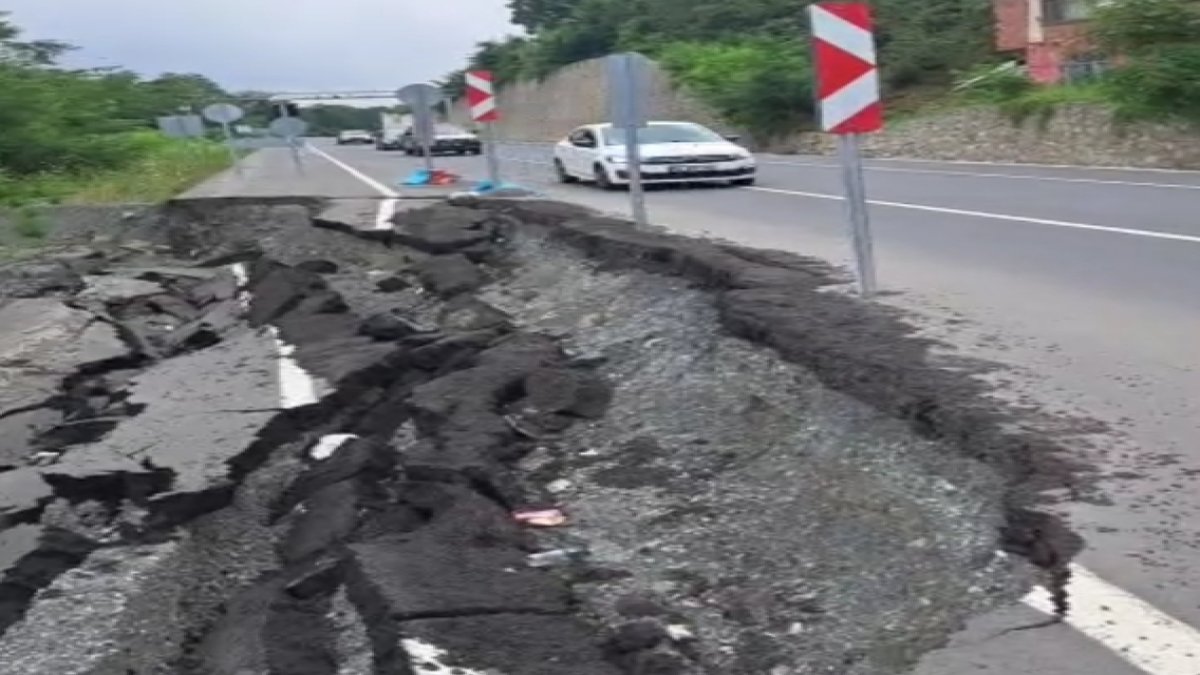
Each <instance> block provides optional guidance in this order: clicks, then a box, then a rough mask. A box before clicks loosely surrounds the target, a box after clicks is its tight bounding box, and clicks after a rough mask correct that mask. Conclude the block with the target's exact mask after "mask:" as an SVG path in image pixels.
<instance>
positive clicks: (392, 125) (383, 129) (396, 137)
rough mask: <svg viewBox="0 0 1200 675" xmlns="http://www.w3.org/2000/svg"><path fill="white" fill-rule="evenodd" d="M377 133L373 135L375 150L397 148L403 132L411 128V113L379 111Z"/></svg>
mask: <svg viewBox="0 0 1200 675" xmlns="http://www.w3.org/2000/svg"><path fill="white" fill-rule="evenodd" d="M379 117H380V120H379V121H380V124H379V135H378V136H376V137H375V149H376V150H399V149H400V147H401V146H400V139H401V138H403V136H404V132H406V131H408V130H409V129H411V128H412V125H413V119H412V115H402V114H400V113H389V112H385V113H380V115H379Z"/></svg>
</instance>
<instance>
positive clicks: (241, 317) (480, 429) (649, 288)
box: [0, 149, 1200, 675]
mask: <svg viewBox="0 0 1200 675" xmlns="http://www.w3.org/2000/svg"><path fill="white" fill-rule="evenodd" d="M314 152H320V149H318V150H317V151H314ZM283 159H284V156H283V155H280V154H278V153H273V152H272V151H266V152H262V153H259V154H256V155H254V156H252V157H250V158H249V159H248V160H247V162H246V166H245V167H244V172H243V174H242V175H240V176H239V175H236V174H234V173H230V174H228V175H225V176H222V177H219V178H218V179H216V180H214V181H211V182H210V183H208V184H206V185H203V186H200V187H199V188H197V189H196V190H193V191H192V192H190V193H189V194H188V195H185V196H184V198H183V199H181V200H178V201H176V202H173V203H169V204H167V205H165V206H164V207H162V208H161V209H159V210H158V211H157V212H151V213H142V214H140V215H139V216H138V217H137V218H136V219H134V220H133V221H132V222H128V223H124V224H123V225H122V236H123V237H124V238H125V239H126V240H127V241H125V242H124V243H123V244H122V245H120V246H116V247H114V246H113V245H112V244H113V242H110V241H107V240H103V241H96V242H93V243H92V244H90V245H84V246H83V248H82V249H81V250H79V251H76V252H75V253H73V254H72V255H70V256H62V255H59V256H58V257H57V258H56V257H55V256H54V255H50V256H48V257H47V259H45V260H40V261H36V262H34V263H23V266H22V267H19V268H6V269H4V270H2V271H0V293H2V295H3V297H4V300H3V301H0V313H5V312H8V313H9V315H10V316H11V317H15V318H21V317H24V319H23V320H22V322H21V323H20V324H15V323H10V322H7V321H6V322H4V323H0V325H4V326H5V329H4V330H7V331H8V332H7V333H6V334H4V335H2V336H0V337H2V338H3V340H0V345H3V346H2V348H0V349H2V350H3V351H0V376H2V377H3V378H4V381H5V382H6V383H7V384H8V385H9V386H7V387H6V388H5V398H4V399H2V402H3V405H4V412H3V413H2V414H0V441H2V442H3V443H4V445H3V446H0V570H2V572H0V674H2V675H40V674H43V673H45V674H47V675H48V674H49V673H56V674H59V673H62V674H66V673H72V674H74V673H78V674H79V675H102V674H103V675H108V674H109V673H111V674H113V675H129V674H130V673H134V674H136V675H149V674H151V673H154V674H160V673H161V674H163V675H166V674H168V673H170V674H178V675H201V674H205V675H207V674H226V673H227V674H228V675H250V674H261V675H309V674H312V675H334V674H337V675H393V674H395V675H405V674H410V673H414V672H447V673H455V674H456V675H473V674H476V673H478V674H483V675H494V674H496V673H503V674H504V675H565V674H566V673H571V674H572V675H575V674H583V675H617V674H619V673H632V674H642V673H644V674H647V675H648V674H651V673H655V674H662V675H670V674H680V675H683V674H689V675H690V674H696V675H700V674H704V675H718V674H719V675H809V674H813V675H815V674H818V673H821V674H829V675H833V674H835V673H836V674H842V673H845V674H847V675H895V674H896V673H899V672H909V671H912V670H913V669H916V671H915V672H918V673H922V674H926V673H928V674H929V675H933V674H934V673H943V672H945V673H948V672H956V673H957V672H961V668H963V667H964V666H963V664H964V663H969V664H971V665H970V667H972V668H979V669H987V670H990V671H991V672H998V673H1019V672H1040V673H1062V674H1063V675H1068V674H1074V673H1079V672H1083V671H1079V670H1078V668H1080V667H1087V668H1090V669H1091V670H1090V671H1089V675H1095V674H1096V673H1103V674H1104V675H1126V673H1136V672H1142V671H1143V670H1144V671H1145V672H1151V673H1153V674H1154V675H1192V673H1190V672H1185V671H1184V670H1170V669H1169V668H1171V667H1176V668H1178V667H1184V668H1186V667H1188V665H1187V663H1188V662H1187V659H1189V658H1190V656H1188V655H1187V654H1181V655H1180V654H1177V655H1176V660H1174V661H1170V662H1168V663H1167V665H1166V666H1162V664H1161V663H1159V664H1155V663H1149V662H1145V661H1143V662H1141V663H1140V666H1141V667H1142V670H1138V669H1136V668H1134V667H1133V666H1131V665H1130V664H1129V663H1126V661H1124V660H1121V659H1119V658H1118V657H1116V656H1115V655H1113V654H1111V653H1108V652H1105V651H1104V650H1103V649H1097V648H1095V645H1094V644H1091V646H1090V647H1089V648H1088V649H1084V650H1083V651H1081V652H1080V655H1079V656H1078V657H1071V658H1065V657H1064V653H1065V652H1064V649H1067V648H1072V647H1080V646H1081V643H1080V634H1079V633H1077V632H1076V631H1080V630H1084V631H1085V632H1086V629H1085V628H1081V627H1080V624H1079V622H1078V621H1077V620H1076V619H1075V614H1074V613H1072V608H1077V607H1082V608H1083V610H1077V611H1082V612H1087V611H1091V610H1089V607H1090V605H1089V604H1088V599H1089V598H1088V597H1078V596H1077V595H1073V591H1072V589H1074V588H1076V586H1072V585H1071V583H1070V580H1071V579H1072V576H1071V575H1070V572H1071V570H1072V568H1071V567H1070V565H1071V561H1072V560H1073V559H1075V558H1076V557H1077V556H1078V555H1079V553H1080V551H1081V550H1082V548H1083V539H1082V538H1081V537H1080V536H1079V534H1078V533H1077V532H1076V531H1075V530H1074V529H1073V528H1072V524H1071V523H1069V522H1067V521H1064V520H1063V519H1061V518H1060V517H1058V515H1057V511H1058V510H1057V509H1048V508H1047V507H1048V505H1049V503H1050V500H1051V499H1052V498H1054V497H1057V496H1059V495H1061V494H1064V493H1065V492H1068V491H1073V492H1074V491H1085V492H1086V491H1089V490H1092V489H1093V488H1092V487H1091V486H1093V485H1095V484H1096V481H1097V479H1098V477H1099V476H1098V472H1097V471H1096V467H1094V466H1090V465H1089V464H1088V463H1087V462H1086V461H1081V459H1086V458H1081V457H1079V456H1078V455H1076V454H1074V453H1072V452H1070V448H1069V447H1068V444H1069V442H1070V441H1071V439H1072V438H1074V437H1075V435H1076V434H1077V433H1078V425H1079V422H1078V421H1077V420H1060V422H1059V423H1060V426H1059V427H1058V428H1051V429H1050V430H1047V429H1046V426H1045V423H1046V422H1047V421H1048V420H1049V421H1054V420H1055V419H1058V418H1055V417H1054V416H1053V415H1046V416H1042V415H1037V414H1034V413H1032V412H1031V411H1029V410H1027V409H1025V408H1023V407H1021V406H1017V405H1012V404H1009V403H1005V402H1003V401H1001V400H998V398H997V397H996V396H995V395H994V389H993V388H992V386H991V385H989V384H988V383H987V382H986V381H985V376H989V375H990V374H991V373H994V372H995V370H994V367H993V366H990V365H988V364H985V363H981V362H977V361H972V360H967V359H960V360H957V361H946V360H945V359H944V358H943V357H940V356H938V355H937V352H936V345H935V344H934V343H932V342H930V341H929V340H927V339H924V338H922V337H917V336H914V335H913V333H914V331H913V327H912V326H911V325H910V324H909V323H908V321H909V319H910V317H908V316H906V315H903V314H901V313H899V312H897V311H895V310H894V309H889V308H886V307H877V306H870V305H866V304H863V303H859V302H857V301H855V300H852V299H848V298H846V297H844V296H843V295H842V294H840V293H837V292H830V291H831V289H833V288H836V286H837V285H838V284H839V283H841V280H842V276H841V274H840V273H839V272H838V271H837V270H836V269H834V268H832V267H830V266H829V265H827V264H825V263H823V262H821V261H819V260H815V259H811V258H799V257H796V256H792V255H789V254H784V253H779V252H764V251H755V250H750V249H744V248H741V247H738V246H734V245H730V244H724V243H713V242H701V241H697V240H690V239H686V238H680V237H674V236H671V235H668V234H665V233H663V232H646V231H637V230H633V229H631V228H629V227H627V226H626V225H624V224H622V223H619V222H615V221H613V220H612V219H610V218H606V217H602V216H598V215H597V214H594V213H590V212H588V211H586V210H584V209H581V208H579V207H576V206H571V205H569V204H562V203H553V202H541V201H537V200H533V201H521V200H518V201H503V200H501V201H480V200H474V199H470V198H467V199H458V200H455V201H454V202H453V204H454V205H446V204H440V205H439V204H438V202H439V201H440V199H441V198H443V197H444V196H445V193H446V192H448V191H446V190H443V191H440V193H439V194H435V195H432V197H433V198H431V195H430V194H429V193H420V192H413V191H406V190H399V189H397V191H396V192H395V193H393V194H389V195H386V196H387V197H388V198H389V199H387V200H385V199H381V198H380V197H382V196H384V195H380V194H379V193H378V190H377V189H376V187H373V186H371V185H370V184H368V183H367V182H364V180H363V177H364V176H363V175H355V174H354V172H353V171H348V170H346V167H345V166H337V165H335V164H333V163H330V162H327V161H326V160H324V159H323V158H321V157H320V156H319V155H317V154H313V155H310V157H309V160H308V162H307V164H306V167H305V169H304V171H303V173H301V172H298V171H296V169H295V168H294V167H292V166H290V164H289V162H290V160H289V162H284V161H283ZM343 159H344V160H345V161H350V162H353V163H355V164H358V165H359V166H362V167H363V169H361V171H366V172H367V173H366V174H364V175H365V176H366V177H367V178H368V180H369V178H370V174H372V173H373V174H375V176H376V179H377V180H379V181H382V182H384V183H391V182H393V179H394V178H396V176H386V175H382V174H381V173H379V172H378V170H377V169H375V168H372V166H373V165H371V164H370V163H359V162H358V158H357V157H356V156H354V155H353V154H345V155H343ZM403 161H404V160H401V164H402V163H403ZM350 168H351V169H353V168H354V166H350ZM397 169H400V167H399V166H397V165H390V168H389V169H388V171H389V172H390V171H396V170H397ZM400 170H401V171H402V169H400ZM330 200H332V201H330ZM392 200H394V201H392ZM381 207H382V208H383V209H384V210H383V211H381V210H380V209H381ZM77 221H78V218H77V216H76V215H75V214H73V215H72V225H71V229H72V230H73V231H76V232H77V233H78V232H84V233H85V235H84V236H86V232H87V228H82V229H81V228H78V227H77V225H76V223H77ZM14 320H15V319H14ZM10 326H20V328H19V329H17V328H13V327H10ZM1035 422H1036V423H1035ZM547 510H548V511H547ZM541 511H547V512H548V513H549V514H551V515H555V516H557V514H559V513H561V514H562V517H563V519H564V522H563V523H561V524H554V522H553V521H554V519H551V523H550V526H549V527H539V526H534V525H530V524H527V523H526V524H523V523H522V522H521V520H522V519H521V518H518V515H519V514H523V513H528V512H541ZM1082 576H1083V577H1085V580H1086V575H1082ZM1080 577H1081V574H1079V573H1076V574H1075V575H1074V578H1076V579H1078V578H1080ZM1034 587H1038V588H1040V590H1035V593H1042V594H1043V595H1044V596H1045V597H1047V598H1049V597H1053V598H1055V599H1057V601H1058V606H1057V607H1054V606H1050V607H1049V611H1050V612H1051V613H1053V612H1055V611H1057V612H1058V613H1060V614H1062V613H1064V612H1065V613H1066V615H1065V616H1066V622H1065V623H1064V624H1061V625H1054V626H1049V627H1047V628H1044V629H1038V630H1032V629H1031V630H1021V631H1018V632H1006V631H1007V629H1010V628H1024V627H1026V626H1028V625H1030V624H1033V623H1037V622H1039V621H1042V620H1044V619H1045V618H1046V614H1042V613H1039V612H1035V611H1034V610H1032V609H1030V608H1028V607H1025V606H1023V605H1018V604H1016V603H1017V601H1018V600H1020V599H1021V598H1022V597H1023V596H1025V594H1026V593H1027V592H1028V591H1029V590H1030V589H1031V588H1034ZM1118 609H1119V606H1118ZM1118 618H1120V619H1122V620H1124V619H1125V618H1126V617H1118ZM1072 622H1074V623H1072ZM964 624H965V625H968V631H967V632H965V633H959V632H958V631H959V629H960V628H961V627H962V626H963V625H964ZM1135 628H1136V627H1135ZM64 631H68V632H70V633H71V635H72V636H73V639H72V640H70V641H67V642H64V641H63V640H62V635H63V632H64ZM1088 635H1090V636H1091V637H1093V638H1094V637H1095V636H1094V635H1093V634H1091V633H1088ZM1178 635H1180V636H1182V639H1183V640H1185V641H1186V640H1188V639H1190V636H1189V635H1187V634H1185V633H1179V634H1178ZM1150 639H1151V640H1152V644H1154V645H1157V644H1159V643H1158V642H1153V640H1160V639H1161V637H1160V636H1159V635H1154V636H1151V638H1150ZM948 640H952V645H955V647H954V648H952V649H950V650H944V651H938V648H939V647H941V646H943V645H944V644H945V643H946V642H947V641H948ZM1179 644H1184V648H1185V649H1186V648H1187V647H1186V644H1185V643H1179ZM962 645H965V647H963V646H962ZM1177 646H1178V645H1177ZM1018 650H1019V651H1020V652H1021V655H1020V656H1019V657H1018V656H1015V655H1014V654H1013V652H1014V651H1018ZM1138 654H1140V652H1136V650H1135V656H1137V655H1138ZM1139 658H1140V657H1139ZM1197 658H1200V653H1198V654H1197ZM1147 664H1149V665H1147ZM1171 664H1174V665H1171ZM1180 664H1183V665H1182V666H1180Z"/></svg>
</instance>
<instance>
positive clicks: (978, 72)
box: [958, 0, 1200, 123]
mask: <svg viewBox="0 0 1200 675" xmlns="http://www.w3.org/2000/svg"><path fill="white" fill-rule="evenodd" d="M1089 30H1090V32H1091V36H1092V41H1093V42H1094V44H1095V45H1096V46H1097V47H1098V48H1099V49H1100V50H1101V51H1102V53H1104V54H1105V55H1106V56H1107V57H1108V58H1109V59H1110V60H1111V63H1112V67H1111V69H1110V70H1109V71H1108V72H1106V73H1103V74H1101V75H1098V76H1096V77H1094V78H1092V79H1090V80H1086V81H1083V82H1074V83H1069V84H1062V85H1053V86H1039V85H1037V84H1035V83H1033V82H1031V81H1030V80H1029V79H1028V78H1027V77H1025V75H1024V74H1022V73H1021V72H1020V71H1018V70H1015V69H1012V68H1005V67H1003V66H1001V67H997V66H995V65H992V64H983V65H980V66H979V67H977V68H975V69H973V70H971V71H969V72H967V73H965V74H964V75H963V76H962V77H961V78H960V85H959V87H958V92H959V97H960V98H961V100H963V101H966V102H975V103H986V104H994V105H996V106H999V107H1000V109H1001V110H1004V111H1005V112H1007V113H1008V114H1009V115H1011V116H1012V117H1013V118H1014V119H1015V120H1018V121H1021V120H1024V119H1027V118H1030V117H1036V118H1040V119H1047V118H1049V117H1050V116H1052V115H1053V114H1054V112H1055V111H1056V110H1057V109H1058V108H1059V107H1061V106H1063V105H1069V104H1093V105H1103V106H1107V107H1109V108H1111V109H1112V110H1113V111H1114V113H1115V114H1116V116H1117V119H1118V120H1121V121H1134V120H1147V121H1170V120H1181V121H1186V122H1191V123H1200V2H1196V1H1195V0H1117V1H1116V2H1110V3H1105V4H1101V5H1098V6H1097V7H1096V9H1095V14H1094V15H1093V18H1092V20H1091V24H1090V28H1089Z"/></svg>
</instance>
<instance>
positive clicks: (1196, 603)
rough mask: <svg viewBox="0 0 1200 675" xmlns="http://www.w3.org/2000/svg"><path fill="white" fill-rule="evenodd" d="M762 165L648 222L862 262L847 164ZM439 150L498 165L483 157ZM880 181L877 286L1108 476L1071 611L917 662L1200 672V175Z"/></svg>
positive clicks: (355, 192) (606, 203) (368, 185)
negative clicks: (1059, 622)
mask: <svg viewBox="0 0 1200 675" xmlns="http://www.w3.org/2000/svg"><path fill="white" fill-rule="evenodd" d="M271 152H275V153H277V152H278V151H268V153H271ZM502 156H503V160H504V161H503V166H504V171H505V177H506V178H507V179H508V180H509V181H511V182H514V183H517V184H520V185H523V186H526V187H529V188H532V189H534V190H538V191H540V192H544V193H545V194H547V195H549V196H552V197H555V198H561V199H564V200H568V201H573V202H578V203H583V204H587V205H590V206H593V207H596V208H599V209H602V210H606V211H611V212H617V213H623V212H625V211H626V210H627V203H626V200H627V196H626V195H624V194H622V193H605V192H601V191H598V190H595V189H593V188H590V187H588V186H564V185H558V184H556V183H555V182H554V181H553V175H552V172H551V169H550V166H549V148H548V146H546V145H544V144H507V145H505V146H504V147H503V149H502ZM252 159H254V160H255V161H257V162H258V163H259V165H258V166H256V167H251V168H250V169H249V173H248V177H247V178H246V179H244V180H246V181H247V184H248V185H253V186H257V187H255V188H254V189H255V190H261V191H263V192H264V193H288V192H292V193H305V194H327V195H331V196H363V197H375V198H377V197H379V196H381V195H386V194H387V192H388V190H389V189H390V188H389V186H394V185H395V184H396V183H397V182H398V181H399V180H400V179H402V178H403V177H405V176H406V175H407V174H408V173H410V172H411V171H412V170H413V169H414V168H416V167H417V166H418V165H419V163H418V162H416V161H414V160H412V159H409V158H405V157H403V156H402V155H399V154H396V153H380V152H376V151H374V150H373V149H369V148H361V147H335V146H332V145H328V144H324V143H321V142H317V143H316V144H315V145H314V146H313V150H312V151H311V152H310V154H309V158H308V160H307V164H306V166H307V168H306V173H305V174H304V175H300V174H298V173H296V172H294V171H292V170H291V169H290V168H289V167H287V165H286V163H285V162H282V161H281V160H279V159H278V158H276V160H271V159H270V157H269V156H267V157H264V155H259V156H258V157H257V158H252ZM760 160H761V161H762V171H761V176H760V182H759V185H758V186H757V187H754V188H711V189H708V188H705V189H655V190H652V191H651V192H650V194H649V207H650V214H651V215H650V217H651V220H652V222H654V223H656V224H659V225H664V226H667V227H669V228H671V229H674V230H676V231H679V232H681V233H686V234H693V235H705V236H714V237H720V238H724V239H730V240H736V241H739V242H743V243H747V244H751V245H756V246H764V247H771V248H781V249H787V250H792V251H796V252H799V253H802V254H806V255H812V256H816V257H820V258H825V259H828V260H831V261H833V262H835V263H846V262H848V245H847V242H846V239H845V235H844V231H845V226H844V215H843V212H842V204H840V203H839V200H838V194H839V186H838V171H837V167H836V165H835V164H833V163H832V161H831V160H829V159H827V158H820V157H793V156H773V155H762V156H760ZM438 164H439V166H440V167H442V168H448V169H451V170H453V171H456V172H458V173H460V174H462V175H463V176H465V177H468V178H482V177H483V176H484V175H485V169H484V164H483V162H482V160H481V159H479V158H439V159H438ZM867 182H868V194H869V197H870V199H871V200H872V202H873V206H872V220H873V224H874V230H875V235H876V251H877V257H878V261H879V268H880V269H879V275H880V280H881V285H882V287H883V288H884V289H885V290H886V291H888V293H887V294H886V295H885V296H884V297H883V298H882V299H881V300H880V301H881V302H885V303H888V304H892V305H895V306H897V307H899V308H902V309H904V310H906V311H908V312H910V313H912V315H913V317H914V321H915V323H916V324H917V326H918V329H919V330H920V331H921V332H922V333H924V334H927V335H929V336H931V337H934V338H937V339H939V340H941V341H943V342H945V343H946V344H947V345H948V346H947V349H946V351H945V354H946V357H947V359H951V358H952V357H967V358H983V359H987V360H992V361H996V362H999V363H1001V364H1003V365H1004V366H1006V368H1005V369H1004V370H1002V371H1001V372H999V373H997V374H996V376H995V379H996V382H997V383H998V384H999V385H1000V394H1001V395H1003V396H1006V397H1009V398H1011V399H1012V400H1013V401H1016V402H1018V403H1020V404H1022V405H1025V406H1028V407H1030V408H1032V409H1040V410H1044V411H1046V412H1047V413H1052V414H1054V415H1055V417H1056V419H1057V420H1058V421H1056V422H1053V423H1055V424H1060V425H1062V429H1061V431H1062V432H1063V433H1064V434H1068V435H1069V436H1070V439H1071V440H1070V441H1069V442H1070V444H1071V445H1072V446H1073V448H1074V449H1075V450H1076V451H1077V453H1078V455H1079V456H1080V457H1082V458H1084V459H1085V460H1087V461H1089V462H1090V463H1092V464H1094V465H1096V466H1097V467H1098V469H1099V471H1100V473H1101V480H1100V481H1099V482H1098V484H1097V485H1095V486H1080V489H1079V491H1078V493H1077V494H1072V495H1062V497H1063V498H1064V500H1065V502H1069V503H1065V504H1064V506H1063V508H1064V509H1066V510H1067V512H1068V513H1069V514H1070V516H1071V520H1072V523H1073V525H1074V527H1075V528H1076V529H1077V530H1078V531H1079V532H1080V533H1081V534H1083V535H1084V536H1085V537H1086V538H1087V540H1088V544H1089V547H1088V549H1087V550H1086V551H1085V552H1084V553H1083V554H1082V555H1081V556H1080V558H1079V560H1078V562H1079V563H1080V564H1081V565H1082V566H1083V567H1084V568H1085V570H1086V573H1084V574H1081V575H1079V577H1078V578H1079V581H1077V583H1076V585H1075V587H1074V591H1075V593H1076V594H1077V596H1078V597H1077V599H1076V608H1077V609H1076V617H1077V618H1076V622H1077V624H1078V625H1075V626H1073V627H1066V626H1057V627H1051V628H1046V629H1040V630H1030V631H1021V632H1018V633H1009V634H1006V635H1003V636H997V633H998V632H999V631H1001V630H1003V629H1004V628H1005V627H1011V626H1012V625H1019V624H1021V623H1023V622H1024V623H1028V622H1030V621H1036V620H1037V619H1038V616H1039V615H1038V614H1036V613H1035V612H1033V611H1032V610H1029V609H1027V608H1013V609H1012V610H1011V611H1010V612H1006V613H1002V615H998V616H993V617H982V618H981V619H980V621H979V622H978V623H977V625H975V626H972V627H971V628H970V629H969V630H968V631H967V632H965V633H964V634H963V635H962V636H960V638H959V639H957V640H956V642H955V645H954V646H953V647H952V648H950V649H947V650H943V651H941V652H938V653H936V654H933V655H931V656H930V657H929V658H928V659H927V660H926V662H925V663H924V664H923V665H922V668H921V670H920V671H919V673H920V674H921V675H951V674H954V675H961V673H964V672H973V671H975V670H986V672H989V673H998V674H1002V675H1010V674H1011V675H1015V674H1017V673H1034V672H1036V673H1061V674H1063V675H1082V674H1084V673H1086V674H1087V675H1126V674H1127V673H1128V674H1133V673H1139V672H1149V673H1152V674H1153V675H1197V673H1200V670H1197V669H1195V668H1193V665H1194V664H1195V660H1194V659H1195V658H1196V654H1193V653H1192V651H1190V650H1194V648H1195V645H1197V644H1200V634H1197V633H1196V631H1195V628H1194V627H1196V626H1200V589H1198V586H1200V577H1198V576H1197V574H1196V573H1195V571H1194V570H1195V563H1196V561H1197V560H1198V559H1200V517H1198V516H1200V490H1196V489H1195V483H1196V478H1197V477H1198V476H1200V448H1197V447H1196V446H1195V444H1194V441H1195V439H1197V438H1200V348H1198V347H1197V336H1198V335H1200V220H1197V219H1196V218H1195V217H1194V215H1193V209H1192V208H1190V207H1191V205H1193V204H1196V203H1200V202H1198V200H1200V173H1188V172H1165V171H1151V170H1117V169H1086V168H1072V167H1031V166H1014V165H985V164H957V163H945V162H925V161H911V160H875V161H870V162H868V165H867ZM948 362H949V361H948ZM1064 416H1066V417H1065V419H1067V420H1068V421H1067V422H1065V423H1064V422H1062V420H1063V419H1064ZM1048 423H1050V422H1048ZM1092 575H1094V577H1093V576H1092ZM1106 594H1111V595H1106ZM1172 617H1173V619H1172ZM1145 644H1157V645H1160V646H1161V645H1174V647H1173V649H1175V650H1176V652H1177V653H1176V658H1172V657H1171V656H1170V655H1168V656H1166V657H1164V658H1165V660H1164V659H1155V658H1153V657H1147V658H1148V659H1149V660H1147V658H1142V657H1139V656H1138V652H1139V649H1141V650H1142V651H1145V648H1144V645H1145ZM1139 645H1142V646H1141V647H1139ZM1180 645H1182V646H1180ZM1185 651H1186V652H1187V653H1183V652H1185ZM1131 652H1132V653H1133V656H1132V657H1131V656H1130V653H1131ZM1118 653H1124V654H1125V657H1123V658H1122V657H1118V656H1117V654H1118ZM1130 661H1132V662H1133V663H1137V664H1138V666H1137V667H1135V666H1134V665H1131V663H1130Z"/></svg>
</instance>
